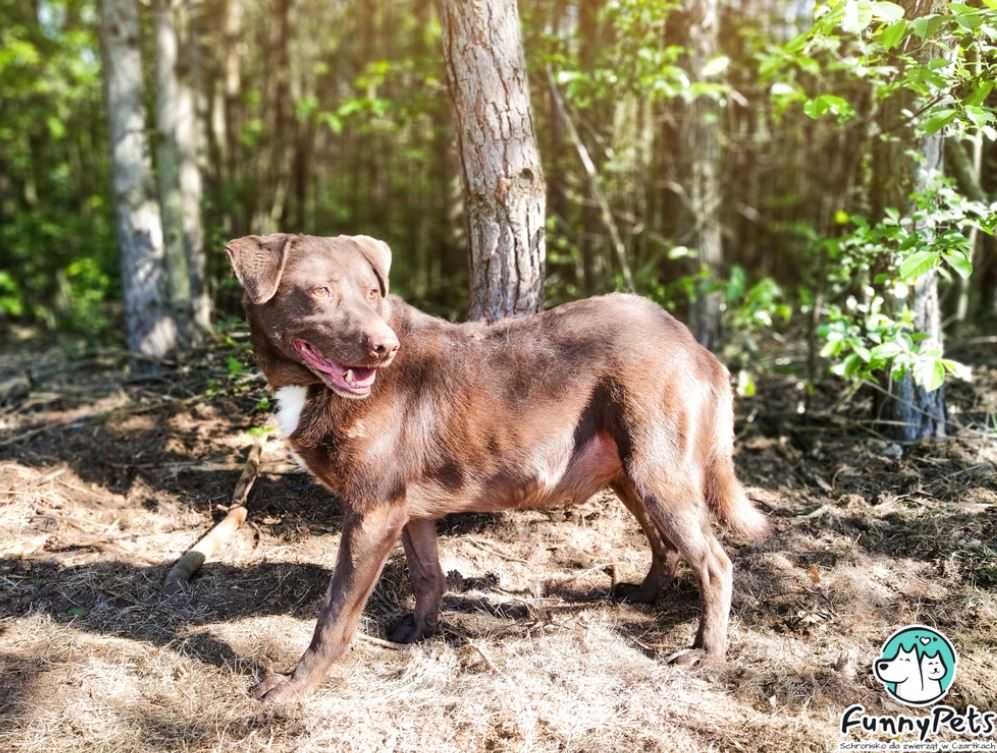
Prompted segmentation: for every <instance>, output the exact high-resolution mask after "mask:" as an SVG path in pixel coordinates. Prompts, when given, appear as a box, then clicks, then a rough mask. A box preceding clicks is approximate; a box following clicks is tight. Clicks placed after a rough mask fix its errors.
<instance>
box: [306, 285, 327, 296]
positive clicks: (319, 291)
mask: <svg viewBox="0 0 997 753" xmlns="http://www.w3.org/2000/svg"><path fill="white" fill-rule="evenodd" d="M309 292H310V293H311V294H312V297H313V298H328V297H329V296H330V295H331V294H332V291H330V290H329V288H327V287H326V286H325V285H319V286H318V287H317V288H312V289H311V290H310V291H309Z"/></svg>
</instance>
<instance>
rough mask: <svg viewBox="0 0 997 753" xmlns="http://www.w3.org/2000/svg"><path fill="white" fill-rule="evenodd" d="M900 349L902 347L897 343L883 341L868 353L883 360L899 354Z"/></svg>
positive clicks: (901, 349)
mask: <svg viewBox="0 0 997 753" xmlns="http://www.w3.org/2000/svg"><path fill="white" fill-rule="evenodd" d="M902 351H903V348H901V347H900V345H899V343H894V342H888V343H883V344H882V345H877V346H876V347H875V348H873V349H872V352H871V353H870V355H871V356H872V357H873V358H882V359H884V360H889V359H891V358H893V357H894V356H897V355H899V354H900V353H901V352H902Z"/></svg>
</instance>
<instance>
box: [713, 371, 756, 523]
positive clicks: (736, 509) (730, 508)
mask: <svg viewBox="0 0 997 753" xmlns="http://www.w3.org/2000/svg"><path fill="white" fill-rule="evenodd" d="M725 374H726V370H725ZM716 398H717V410H716V413H715V414H714V422H715V423H714V427H713V428H714V432H715V433H714V441H713V455H712V457H710V458H709V459H708V460H707V461H706V474H705V475H706V478H705V479H704V480H705V488H704V491H705V492H706V502H707V504H708V505H709V506H710V509H711V510H712V511H713V514H714V515H716V516H717V518H718V519H719V520H720V522H721V523H723V524H725V525H726V526H727V527H728V528H730V529H731V530H732V531H734V532H735V533H739V534H741V535H742V536H744V537H745V538H748V539H761V538H763V537H764V536H765V535H766V534H767V533H768V531H769V523H768V521H767V520H766V519H765V516H764V515H763V514H762V513H761V512H760V511H759V510H758V508H757V507H755V506H754V505H753V504H752V503H751V500H750V499H748V495H747V494H745V493H744V487H743V486H741V482H740V481H738V480H737V474H736V473H735V472H734V395H733V393H732V392H731V389H730V387H729V385H728V384H727V383H726V381H725V382H724V383H723V388H721V389H719V390H717V393H716Z"/></svg>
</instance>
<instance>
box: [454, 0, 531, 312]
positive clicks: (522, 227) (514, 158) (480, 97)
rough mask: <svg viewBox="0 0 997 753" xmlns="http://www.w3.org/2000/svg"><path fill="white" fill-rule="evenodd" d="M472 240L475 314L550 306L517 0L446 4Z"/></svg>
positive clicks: (472, 308) (472, 306) (472, 305)
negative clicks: (546, 302) (546, 303)
mask: <svg viewBox="0 0 997 753" xmlns="http://www.w3.org/2000/svg"><path fill="white" fill-rule="evenodd" d="M439 10H440V18H441V20H442V25H443V55H444V59H445V62H446V66H447V80H448V84H449V88H450V96H451V99H452V102H453V111H454V119H455V122H456V126H457V134H458V140H459V147H460V149H459V151H460V160H461V168H462V176H463V185H464V197H465V203H466V217H467V227H468V235H469V239H470V254H471V256H470V262H471V263H470V269H471V275H470V297H471V300H470V315H471V317H472V318H480V319H487V320H495V319H500V318H502V317H504V316H511V315H514V314H525V313H531V312H534V311H539V310H540V309H541V308H542V306H543V280H544V265H545V228H544V221H545V210H546V194H545V191H546V188H545V183H544V175H543V169H542V167H541V165H540V154H539V150H538V148H537V139H536V133H535V131H534V126H533V114H532V110H531V108H530V97H529V86H528V81H527V73H526V63H525V60H524V56H523V45H522V40H521V31H520V23H519V13H518V10H517V8H516V2H515V0H492V2H488V0H439Z"/></svg>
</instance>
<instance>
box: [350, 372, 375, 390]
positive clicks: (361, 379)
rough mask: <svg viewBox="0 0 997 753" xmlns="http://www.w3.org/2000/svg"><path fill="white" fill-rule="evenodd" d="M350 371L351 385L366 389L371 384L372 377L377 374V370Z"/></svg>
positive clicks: (372, 381)
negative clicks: (351, 374)
mask: <svg viewBox="0 0 997 753" xmlns="http://www.w3.org/2000/svg"><path fill="white" fill-rule="evenodd" d="M350 371H352V372H353V384H355V385H357V386H358V387H368V386H370V385H371V384H373V383H374V376H375V375H376V374H377V369H358V368H352V369H350Z"/></svg>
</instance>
